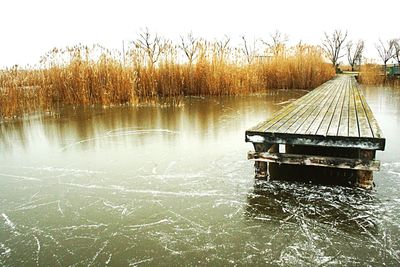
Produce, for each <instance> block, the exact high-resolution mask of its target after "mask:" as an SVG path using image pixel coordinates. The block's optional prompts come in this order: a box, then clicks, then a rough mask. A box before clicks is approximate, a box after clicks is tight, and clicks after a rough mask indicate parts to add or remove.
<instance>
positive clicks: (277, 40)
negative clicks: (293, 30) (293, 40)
mask: <svg viewBox="0 0 400 267" xmlns="http://www.w3.org/2000/svg"><path fill="white" fill-rule="evenodd" d="M287 41H288V37H287V35H286V34H285V35H283V34H282V33H281V32H280V31H276V32H275V33H274V34H271V35H270V40H269V41H264V40H261V42H262V43H263V44H265V45H266V46H267V48H268V51H269V52H270V53H271V54H272V55H273V56H277V55H279V54H281V53H282V52H283V51H284V49H285V46H286V43H287Z"/></svg>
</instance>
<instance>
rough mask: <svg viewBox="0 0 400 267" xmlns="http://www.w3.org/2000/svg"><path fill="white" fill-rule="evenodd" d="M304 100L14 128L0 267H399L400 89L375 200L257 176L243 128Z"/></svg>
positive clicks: (2, 177) (70, 116)
mask: <svg viewBox="0 0 400 267" xmlns="http://www.w3.org/2000/svg"><path fill="white" fill-rule="evenodd" d="M305 93H306V92H305V91H285V90H278V91H271V92H270V93H268V94H267V95H266V96H249V97H224V98H205V99H203V98H190V99H189V98H188V99H185V100H184V101H183V104H184V105H183V106H181V107H158V108H155V107H141V108H114V109H106V110H102V109H87V110H80V109H76V110H74V109H69V110H68V109H67V110H64V111H62V112H61V114H60V116H59V117H56V118H55V117H47V118H38V117H36V118H34V117H33V118H30V119H29V120H23V121H18V122H14V123H3V124H1V125H0V127H1V132H0V133H1V136H0V265H5V266H23V265H24V266H27V265H28V266H35V265H41V266H67V265H72V266H89V265H95V266H99V265H100V266H104V265H111V266H128V265H131V266H136V265H140V266H154V265H162V266H178V265H179V266H180V265H210V266H215V265H239V266H241V265H266V264H271V265H282V266H288V265H296V266H298V265H322V266H324V265H382V264H384V263H385V264H386V265H399V264H400V217H399V214H400V195H399V194H398V192H399V190H400V156H399V152H400V151H399V150H400V146H399V139H398V138H397V137H398V133H399V132H400V119H399V118H400V116H399V115H400V93H399V91H397V90H394V89H390V88H367V89H366V97H367V101H368V103H369V104H370V106H371V108H372V110H373V111H374V112H375V114H376V117H377V119H378V121H379V123H380V125H381V127H382V129H383V132H384V134H385V135H386V137H387V145H386V151H385V152H383V153H382V152H379V153H378V158H379V159H380V160H381V161H382V170H381V171H380V172H378V173H375V183H376V188H375V189H374V190H373V191H371V192H370V191H363V190H359V189H351V188H343V187H326V186H320V185H309V184H301V183H285V182H278V181H274V182H265V181H257V180H255V179H254V167H253V164H252V163H251V162H249V161H247V160H246V154H247V151H248V150H251V149H252V146H251V145H250V144H248V143H245V142H244V131H245V130H246V129H247V128H249V127H251V126H253V125H255V124H256V123H258V122H260V121H262V120H264V119H265V118H267V117H268V116H270V115H271V113H272V112H274V111H276V110H278V109H279V108H280V107H282V105H284V104H285V103H287V101H290V100H292V99H295V98H298V97H300V96H301V95H303V94H305Z"/></svg>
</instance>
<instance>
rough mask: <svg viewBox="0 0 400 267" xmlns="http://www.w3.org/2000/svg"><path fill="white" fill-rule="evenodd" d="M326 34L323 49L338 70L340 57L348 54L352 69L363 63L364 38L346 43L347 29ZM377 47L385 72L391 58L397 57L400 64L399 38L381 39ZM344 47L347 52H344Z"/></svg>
mask: <svg viewBox="0 0 400 267" xmlns="http://www.w3.org/2000/svg"><path fill="white" fill-rule="evenodd" d="M324 35H325V36H324V39H323V41H322V48H323V51H324V53H325V56H326V57H327V58H328V59H329V61H330V62H331V63H332V65H333V67H335V68H336V70H338V67H339V59H340V58H343V57H344V56H346V55H347V60H348V63H349V65H350V66H351V69H352V71H354V70H355V67H356V65H361V61H362V55H363V52H364V46H365V42H364V41H363V40H358V41H357V42H353V41H351V40H350V41H348V42H347V43H346V44H345V42H346V40H347V36H348V34H347V31H346V32H343V31H341V30H335V31H333V32H332V33H331V34H328V33H326V32H325V33H324ZM375 48H376V50H377V52H378V55H379V58H380V59H381V60H382V63H383V66H384V73H386V70H387V63H388V61H389V60H390V59H395V60H396V61H397V64H399V65H400V39H399V38H398V39H390V40H387V41H383V40H381V39H379V42H378V43H376V44H375ZM343 49H344V50H345V52H342V50H343Z"/></svg>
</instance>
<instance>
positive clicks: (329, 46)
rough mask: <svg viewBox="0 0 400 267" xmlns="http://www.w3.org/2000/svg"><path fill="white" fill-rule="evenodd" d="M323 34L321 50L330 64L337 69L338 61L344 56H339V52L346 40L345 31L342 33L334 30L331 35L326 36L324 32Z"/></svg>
mask: <svg viewBox="0 0 400 267" xmlns="http://www.w3.org/2000/svg"><path fill="white" fill-rule="evenodd" d="M324 34H325V38H324V39H323V41H322V48H323V50H324V53H325V55H326V57H327V58H328V59H329V60H330V61H331V62H332V66H333V67H335V68H337V66H338V60H339V59H340V58H342V57H343V56H344V54H342V55H341V54H340V50H341V48H342V45H343V43H344V41H345V40H346V38H347V31H346V32H345V33H343V32H342V31H341V30H335V31H334V32H333V33H332V35H328V34H327V33H326V32H325V33H324Z"/></svg>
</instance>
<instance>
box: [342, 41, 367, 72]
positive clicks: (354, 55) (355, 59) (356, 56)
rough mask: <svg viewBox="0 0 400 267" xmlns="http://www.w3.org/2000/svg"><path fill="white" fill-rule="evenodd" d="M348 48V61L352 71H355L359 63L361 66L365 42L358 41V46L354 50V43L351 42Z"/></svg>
mask: <svg viewBox="0 0 400 267" xmlns="http://www.w3.org/2000/svg"><path fill="white" fill-rule="evenodd" d="M346 48H347V60H348V61H349V64H350V66H351V71H354V67H355V66H356V64H357V63H358V65H361V59H362V53H363V51H364V41H363V40H358V42H357V45H356V46H355V48H354V50H353V42H352V41H350V42H348V43H347V45H346Z"/></svg>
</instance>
